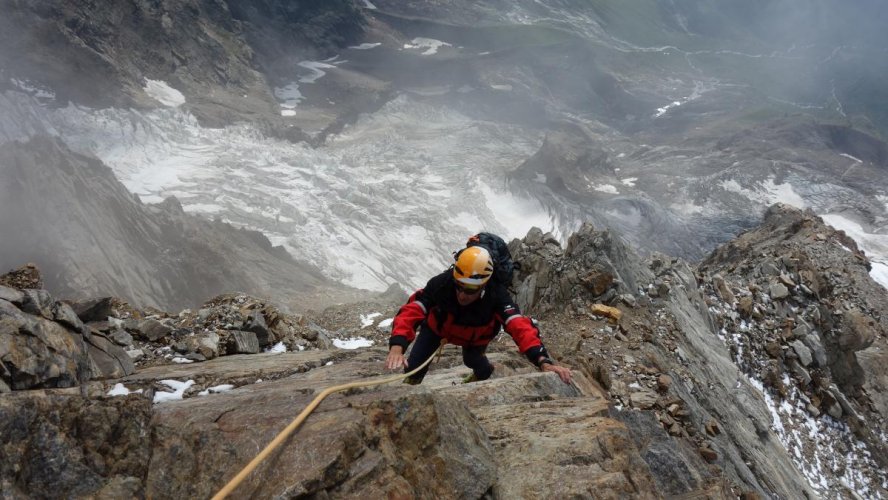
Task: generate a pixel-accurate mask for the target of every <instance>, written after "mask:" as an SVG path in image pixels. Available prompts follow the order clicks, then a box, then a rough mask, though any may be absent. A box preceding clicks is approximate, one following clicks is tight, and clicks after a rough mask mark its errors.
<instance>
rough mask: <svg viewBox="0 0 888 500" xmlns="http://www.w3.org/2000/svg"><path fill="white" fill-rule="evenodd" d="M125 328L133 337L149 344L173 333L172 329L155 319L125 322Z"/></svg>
mask: <svg viewBox="0 0 888 500" xmlns="http://www.w3.org/2000/svg"><path fill="white" fill-rule="evenodd" d="M126 328H127V330H129V331H131V332H132V333H133V336H134V337H136V338H138V339H142V340H147V341H149V342H156V341H158V340H160V339H162V338H163V337H165V336H167V335H168V334H169V333H170V332H172V331H173V329H172V328H170V327H168V326H166V325H164V324H163V323H161V322H160V321H158V320H156V319H146V320H142V321H127V322H126Z"/></svg>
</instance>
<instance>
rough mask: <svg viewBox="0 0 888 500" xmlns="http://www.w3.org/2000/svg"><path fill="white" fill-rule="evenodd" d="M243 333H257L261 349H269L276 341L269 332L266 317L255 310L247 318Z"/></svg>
mask: <svg viewBox="0 0 888 500" xmlns="http://www.w3.org/2000/svg"><path fill="white" fill-rule="evenodd" d="M243 331H247V332H253V333H255V334H256V339H257V340H258V341H259V347H267V346H269V345H271V344H272V343H274V341H275V338H274V335H273V334H272V333H271V332H270V331H269V330H268V325H267V324H266V323H265V316H263V315H262V311H260V310H258V309H255V310H253V311H252V312H251V313H250V315H249V316H247V319H246V320H245V321H244V326H243Z"/></svg>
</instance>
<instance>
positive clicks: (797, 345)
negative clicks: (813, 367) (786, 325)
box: [789, 340, 814, 366]
mask: <svg viewBox="0 0 888 500" xmlns="http://www.w3.org/2000/svg"><path fill="white" fill-rule="evenodd" d="M789 345H791V346H792V350H794V351H795V353H796V354H797V355H798V357H799V362H801V363H802V366H808V365H810V364H811V361H813V359H814V358H813V357H812V355H811V349H808V346H806V345H805V343H804V342H802V341H801V340H794V341H792V342H790V344H789Z"/></svg>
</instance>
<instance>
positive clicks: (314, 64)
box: [298, 61, 336, 83]
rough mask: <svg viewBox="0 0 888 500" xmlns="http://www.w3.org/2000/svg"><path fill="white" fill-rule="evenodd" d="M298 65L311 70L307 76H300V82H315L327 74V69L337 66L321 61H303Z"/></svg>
mask: <svg viewBox="0 0 888 500" xmlns="http://www.w3.org/2000/svg"><path fill="white" fill-rule="evenodd" d="M298 66H300V67H302V68H305V69H307V70H309V71H310V73H309V74H308V75H306V76H303V77H301V78H299V83H315V82H316V81H318V79H320V78H321V77H322V76H324V75H326V74H327V72H326V71H324V70H325V69H335V68H336V66H334V65H332V64H327V63H325V62H319V61H302V62H300V63H299V64H298Z"/></svg>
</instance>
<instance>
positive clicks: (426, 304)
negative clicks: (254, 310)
mask: <svg viewBox="0 0 888 500" xmlns="http://www.w3.org/2000/svg"><path fill="white" fill-rule="evenodd" d="M492 275H493V262H492V259H491V257H490V253H489V252H488V251H487V249H485V248H484V247H481V246H472V247H469V248H466V249H464V250H463V251H461V252H460V253H459V254H457V260H456V262H455V263H454V264H453V265H452V266H451V268H450V269H448V270H447V271H444V272H443V273H441V274H439V275H437V276H435V277H433V278H432V279H430V280H429V282H428V283H427V284H426V286H425V288H422V289H420V290H417V291H416V292H415V293H414V294H413V295H412V296H410V298H409V299H408V300H407V303H406V304H405V305H404V306H402V307H401V309H400V310H399V311H398V314H397V315H396V316H395V319H394V323H393V325H392V336H391V339H390V340H389V354H388V357H387V358H386V360H385V366H386V368H388V369H389V370H395V369H398V368H401V367H404V369H405V371H406V370H408V369H409V367H414V366H419V365H421V364H422V363H423V362H424V361H425V360H426V359H428V358H429V356H431V355H432V354H434V352H435V350H436V349H437V348H438V346H439V345H440V343H441V339H442V338H444V339H446V340H447V342H448V343H450V344H455V345H458V346H462V353H463V362H464V363H465V364H466V366H468V367H469V368H471V369H472V374H471V375H469V377H467V378H466V379H465V380H464V381H465V382H474V381H477V380H486V379H488V378H490V376H491V375H492V374H493V370H494V367H493V365H492V364H491V363H490V361H489V360H488V359H487V356H486V355H485V352H486V350H487V345H488V344H489V343H490V342H491V341H492V340H493V339H494V337H496V335H497V334H498V333H499V331H500V327H501V326H502V328H504V329H505V330H506V332H507V333H508V334H509V335H511V336H512V340H514V341H515V343H516V344H517V345H518V349H519V350H520V351H521V353H522V354H524V355H525V356H527V359H528V360H530V362H531V363H533V364H534V365H536V366H537V367H538V368H539V369H540V370H542V371H545V372H554V373H556V374H557V375H558V376H559V377H560V378H561V380H562V381H563V382H564V383H565V384H569V383H570V377H571V373H570V370H569V369H568V368H566V367H563V366H558V365H556V364H555V363H554V362H553V361H552V360H551V359H550V358H549V356H548V353H547V352H546V348H545V346H543V343H542V341H541V340H540V332H539V329H537V327H536V325H535V324H534V322H532V321H531V320H530V318H528V317H526V316H523V315H522V314H521V311H520V310H519V309H518V306H517V305H516V304H515V302H514V301H513V300H512V297H511V295H510V294H509V291H508V289H507V288H506V286H505V285H504V284H502V283H499V282H496V280H491V279H490V278H491V276H492ZM417 327H419V336H418V337H417V336H416V334H415V332H416V329H417ZM414 338H416V344H414V346H413V350H411V351H410V357H409V359H406V360H405V358H404V352H405V351H406V350H407V347H408V346H409V345H410V343H411V342H412V341H413V340H414ZM427 371H428V367H426V368H425V369H423V370H422V371H420V372H419V373H417V374H415V375H413V376H412V377H409V378H407V379H406V380H405V382H406V383H409V384H414V385H415V384H419V383H421V382H422V379H423V377H425V374H426V372H427Z"/></svg>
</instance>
